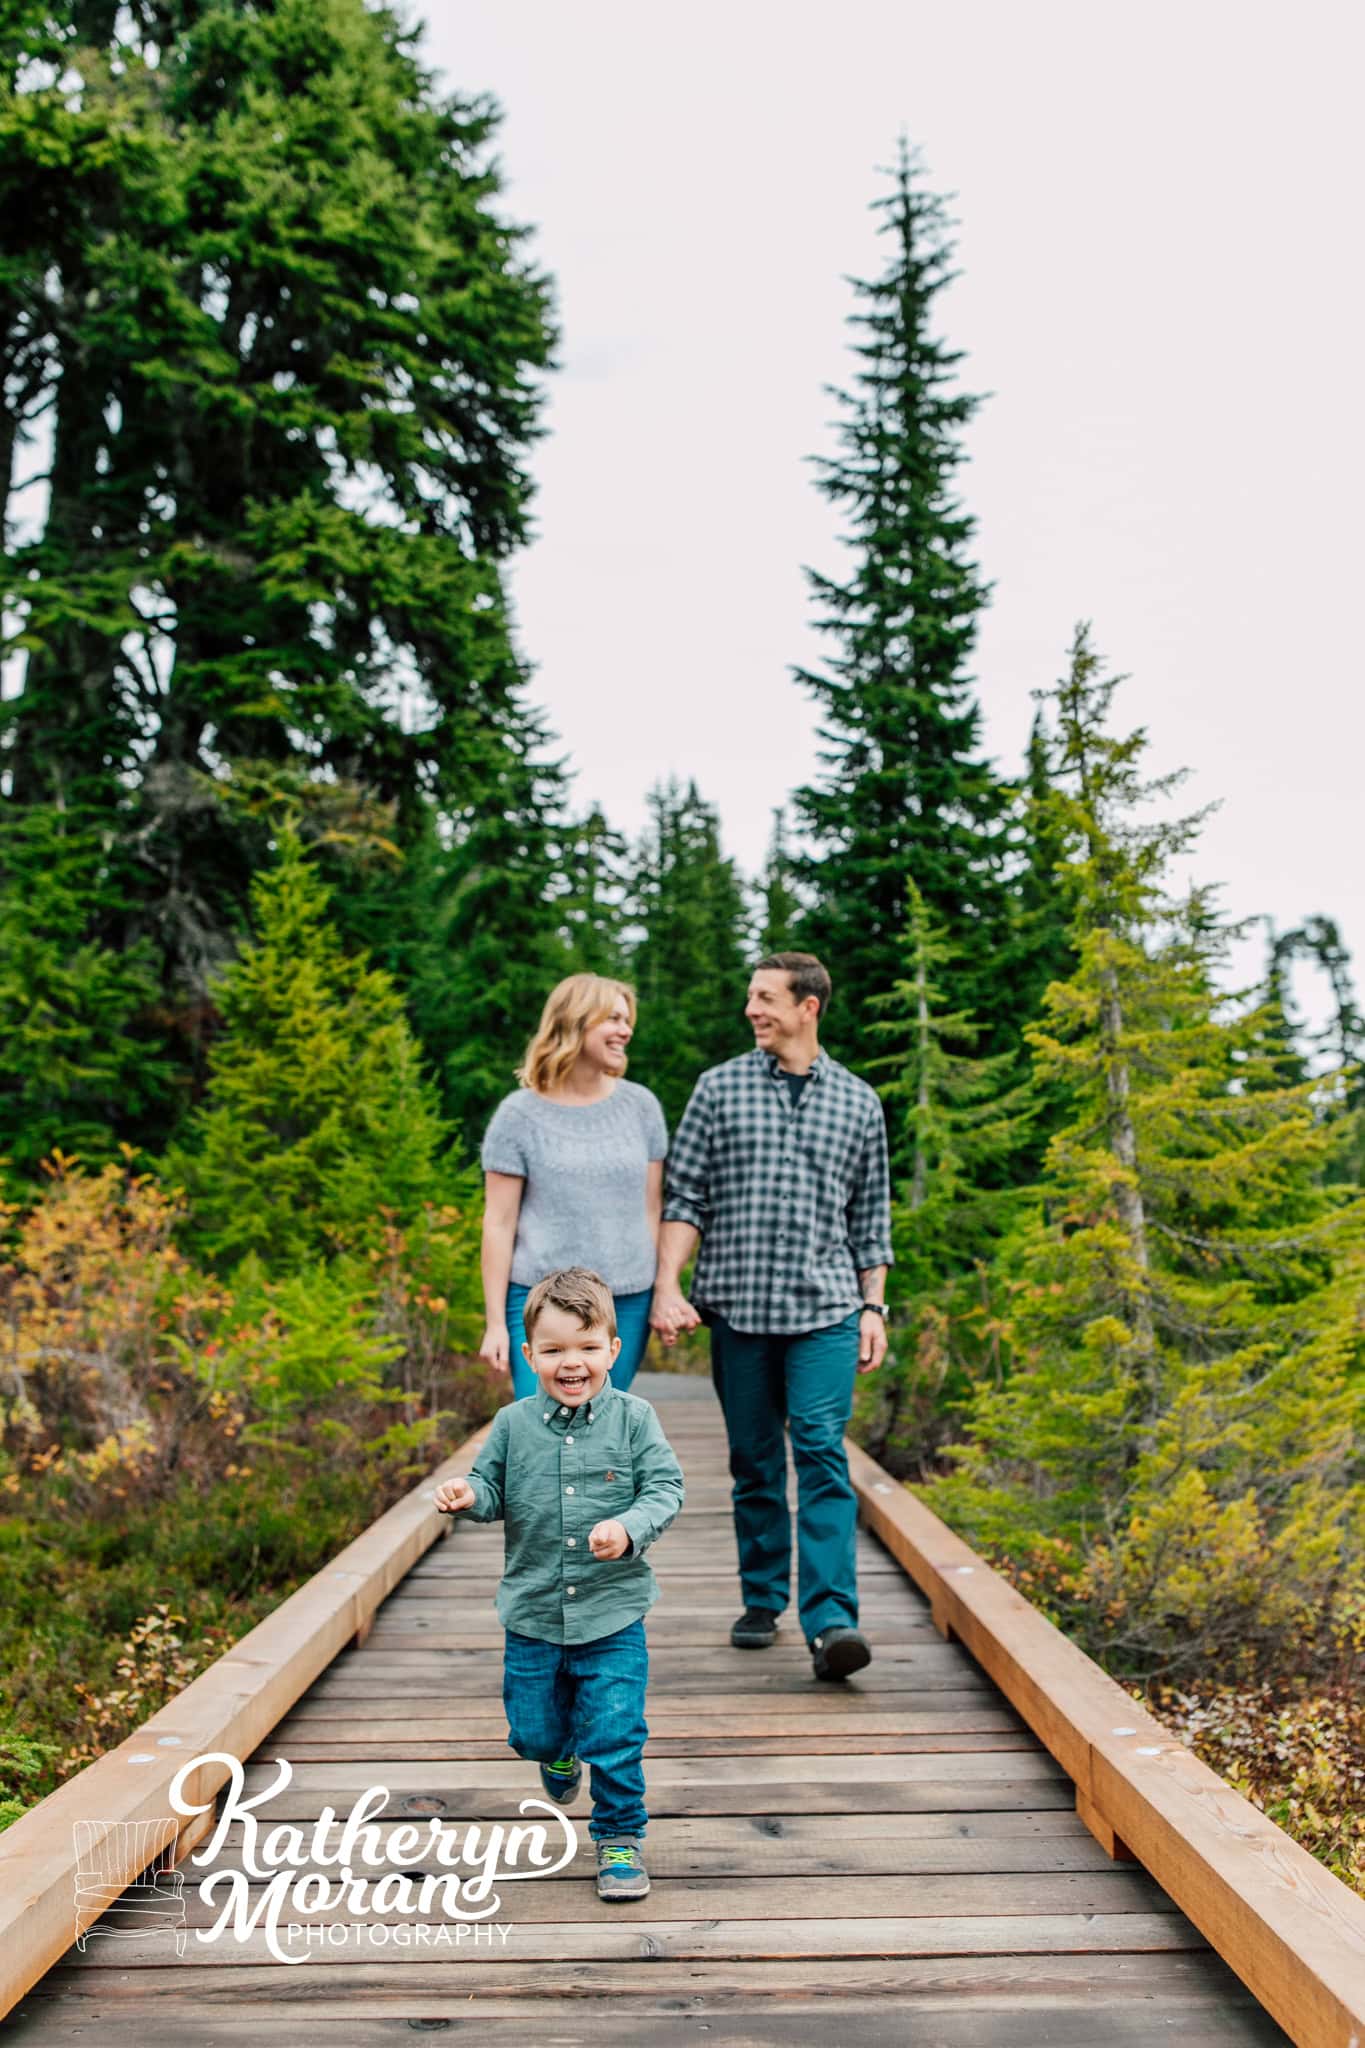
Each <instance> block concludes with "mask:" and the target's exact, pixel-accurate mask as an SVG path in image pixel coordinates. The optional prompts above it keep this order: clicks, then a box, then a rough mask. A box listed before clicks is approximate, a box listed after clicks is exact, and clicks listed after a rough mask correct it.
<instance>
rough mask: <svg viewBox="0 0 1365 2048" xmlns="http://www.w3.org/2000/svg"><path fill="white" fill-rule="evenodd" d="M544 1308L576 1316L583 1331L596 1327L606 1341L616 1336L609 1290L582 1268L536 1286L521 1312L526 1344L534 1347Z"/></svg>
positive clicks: (553, 1275)
mask: <svg viewBox="0 0 1365 2048" xmlns="http://www.w3.org/2000/svg"><path fill="white" fill-rule="evenodd" d="M547 1308H559V1309H563V1311H564V1313H565V1315H568V1316H577V1318H578V1320H579V1322H580V1324H581V1325H582V1327H583V1328H584V1329H585V1330H592V1329H595V1328H596V1327H597V1326H598V1324H599V1323H600V1324H601V1325H602V1327H603V1328H604V1329H605V1330H606V1333H607V1335H608V1337H614V1336H615V1335H616V1303H615V1302H614V1301H613V1300H612V1298H611V1289H610V1288H609V1287H608V1285H607V1283H606V1281H605V1280H603V1279H602V1277H601V1276H600V1274H597V1273H593V1272H590V1271H589V1270H588V1268H587V1267H586V1266H565V1267H563V1268H562V1270H561V1271H560V1272H558V1273H547V1274H546V1275H545V1278H544V1279H543V1280H538V1281H537V1282H536V1284H535V1286H534V1287H533V1288H532V1289H531V1292H530V1293H529V1294H528V1295H527V1297H526V1306H525V1308H524V1309H523V1310H522V1312H521V1316H522V1321H523V1322H524V1323H525V1325H526V1341H527V1343H528V1344H531V1345H534V1343H535V1337H536V1324H537V1323H538V1322H539V1321H540V1317H541V1313H542V1311H543V1310H544V1309H547Z"/></svg>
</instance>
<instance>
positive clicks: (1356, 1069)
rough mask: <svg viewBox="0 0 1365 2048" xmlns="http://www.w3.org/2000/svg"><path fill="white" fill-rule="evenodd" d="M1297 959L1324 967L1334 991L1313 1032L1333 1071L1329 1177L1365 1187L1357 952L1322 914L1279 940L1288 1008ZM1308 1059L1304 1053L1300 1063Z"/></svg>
mask: <svg viewBox="0 0 1365 2048" xmlns="http://www.w3.org/2000/svg"><path fill="white" fill-rule="evenodd" d="M1297 959H1307V960H1311V961H1312V962H1313V963H1314V964H1315V965H1316V966H1317V967H1318V968H1320V969H1321V971H1322V973H1323V974H1324V975H1325V977H1326V979H1327V985H1328V987H1329V989H1330V990H1331V997H1332V1002H1331V1008H1330V1010H1329V1012H1328V1015H1327V1020H1326V1022H1325V1023H1324V1024H1323V1025H1322V1027H1321V1028H1320V1029H1319V1030H1318V1031H1317V1032H1315V1033H1313V1034H1312V1035H1311V1037H1310V1038H1309V1052H1310V1053H1311V1055H1312V1057H1313V1059H1314V1060H1315V1061H1316V1062H1317V1063H1319V1064H1323V1065H1325V1066H1326V1067H1327V1069H1328V1070H1329V1072H1330V1073H1331V1074H1332V1075H1333V1080H1332V1084H1331V1089H1330V1093H1329V1095H1328V1097H1327V1101H1326V1104H1325V1111H1324V1113H1325V1116H1326V1119H1327V1122H1328V1124H1329V1126H1330V1129H1331V1135H1332V1150H1331V1155H1330V1159H1329V1163H1328V1167H1327V1177H1328V1179H1329V1180H1331V1181H1333V1182H1335V1183H1340V1184H1346V1185H1349V1186H1352V1187H1365V1015H1363V1014H1362V1012H1361V1008H1360V1004H1359V1002H1358V1000H1357V997H1356V992H1355V984H1354V982H1353V981H1352V978H1351V956H1350V954H1349V952H1348V951H1347V949H1346V947H1345V946H1344V945H1343V943H1342V938H1341V933H1340V931H1339V929H1338V927H1337V925H1336V922H1335V920H1334V919H1332V918H1330V917H1324V916H1322V915H1320V914H1319V915H1317V916H1314V917H1309V918H1306V919H1305V920H1304V922H1303V924H1301V925H1300V926H1298V928H1297V929H1296V930H1294V931H1291V932H1286V933H1284V934H1283V935H1282V936H1281V937H1280V938H1279V939H1278V940H1277V941H1276V943H1275V947H1274V950H1273V954H1272V961H1271V970H1270V972H1271V980H1272V993H1273V994H1278V995H1279V999H1280V1001H1281V1002H1282V1004H1284V1005H1285V1007H1286V1010H1287V1008H1288V998H1287V995H1286V994H1285V993H1284V991H1285V989H1286V987H1287V981H1288V969H1289V967H1290V965H1291V964H1292V962H1293V961H1295V960H1297ZM1286 1028H1287V1029H1288V1030H1289V1031H1290V1032H1291V1034H1292V1035H1294V1036H1295V1043H1296V1044H1297V1040H1298V1037H1299V1036H1302V1035H1303V1034H1302V1033H1301V1032H1299V1033H1297V1034H1296V1033H1295V1029H1294V1020H1293V1019H1292V1017H1290V1018H1289V1020H1288V1024H1287V1027H1286ZM1304 1063H1305V1062H1304V1060H1303V1058H1302V1056H1300V1065H1301V1066H1302V1065H1303V1064H1304Z"/></svg>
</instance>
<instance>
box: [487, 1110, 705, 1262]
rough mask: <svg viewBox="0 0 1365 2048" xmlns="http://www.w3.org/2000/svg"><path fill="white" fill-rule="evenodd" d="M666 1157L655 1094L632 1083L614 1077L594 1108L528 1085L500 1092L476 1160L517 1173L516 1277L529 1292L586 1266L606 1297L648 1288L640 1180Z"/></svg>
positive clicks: (648, 1247)
mask: <svg viewBox="0 0 1365 2048" xmlns="http://www.w3.org/2000/svg"><path fill="white" fill-rule="evenodd" d="M667 1151H668V1126H667V1125H666V1123H665V1122H664V1113H663V1110H662V1109H661V1108H660V1106H659V1102H658V1098H657V1097H656V1096H655V1095H653V1094H651V1092H650V1090H649V1089H648V1088H642V1087H641V1086H640V1084H639V1083H638V1082H637V1081H625V1080H621V1081H618V1082H617V1083H616V1086H615V1087H614V1088H613V1089H612V1091H611V1094H610V1095H607V1096H604V1097H603V1098H602V1100H601V1101H600V1102H572V1103H571V1102H547V1101H546V1099H545V1097H544V1096H543V1095H537V1094H536V1092H535V1090H534V1089H531V1088H519V1089H518V1090H517V1092H516V1093H515V1095H508V1096H505V1097H504V1099H503V1100H502V1101H501V1102H500V1103H499V1104H498V1107H497V1108H496V1110H495V1111H494V1112H493V1117H492V1121H491V1122H490V1123H489V1126H488V1130H487V1133H486V1134H485V1137H484V1141H483V1154H482V1158H483V1166H484V1171H485V1172H487V1173H514V1174H519V1175H520V1176H521V1178H522V1179H523V1180H524V1181H525V1183H526V1186H525V1188H524V1190H523V1192H522V1198H521V1211H520V1214H519V1215H518V1217H517V1236H516V1243H515V1245H514V1246H513V1250H512V1276H511V1277H512V1279H513V1281H514V1282H515V1283H516V1284H517V1285H518V1286H520V1287H534V1286H535V1284H536V1282H537V1280H543V1279H544V1277H545V1275H546V1274H547V1273H554V1272H556V1271H558V1270H559V1268H560V1267H562V1266H588V1267H590V1268H591V1269H592V1271H593V1272H595V1273H599V1274H600V1275H601V1276H602V1278H603V1279H604V1280H605V1281H606V1283H607V1285H608V1287H609V1288H610V1289H611V1291H612V1293H613V1294H639V1293H641V1292H642V1291H643V1290H644V1289H645V1288H646V1287H652V1286H653V1285H654V1267H655V1250H654V1240H653V1238H652V1237H651V1235H650V1231H649V1224H648V1222H647V1221H646V1218H645V1180H646V1175H647V1171H648V1167H649V1162H650V1161H651V1160H652V1159H662V1158H663V1157H664V1155H665V1154H666V1152H667Z"/></svg>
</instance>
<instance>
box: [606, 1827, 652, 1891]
mask: <svg viewBox="0 0 1365 2048" xmlns="http://www.w3.org/2000/svg"><path fill="white" fill-rule="evenodd" d="M648 1890H649V1872H648V1871H647V1870H646V1869H645V1866H644V1862H643V1860H642V1858H641V1855H640V1837H639V1836H638V1835H614V1836H613V1837H612V1838H611V1839H610V1840H609V1841H602V1842H599V1843H598V1844H597V1896H598V1898H599V1899H642V1898H643V1897H644V1896H645V1893H646V1892H647V1891H648Z"/></svg>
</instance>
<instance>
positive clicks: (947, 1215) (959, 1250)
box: [871, 882, 1030, 1305]
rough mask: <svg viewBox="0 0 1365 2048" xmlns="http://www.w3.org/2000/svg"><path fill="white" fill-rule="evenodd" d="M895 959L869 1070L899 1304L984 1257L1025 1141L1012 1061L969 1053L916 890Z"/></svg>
mask: <svg viewBox="0 0 1365 2048" xmlns="http://www.w3.org/2000/svg"><path fill="white" fill-rule="evenodd" d="M901 950H902V962H903V965H902V971H901V973H900V975H899V976H898V977H897V979H896V981H895V982H894V983H893V984H892V986H891V988H890V989H889V990H888V991H887V992H886V994H885V995H883V996H880V997H877V998H875V999H874V1007H875V1008H876V1010H877V1011H878V1017H877V1021H876V1022H875V1023H874V1024H873V1026H872V1030H873V1032H874V1033H875V1034H876V1037H877V1039H878V1041H879V1042H880V1043H882V1044H883V1045H886V1046H888V1047H890V1048H891V1049H890V1050H887V1051H885V1052H883V1053H881V1054H880V1055H878V1057H877V1058H876V1059H874V1060H873V1061H872V1062H871V1070H872V1072H873V1074H874V1075H879V1074H883V1073H885V1074H886V1075H887V1078H886V1079H885V1080H881V1081H879V1083H878V1090H879V1093H880V1094H881V1096H882V1098H883V1100H884V1101H885V1102H886V1103H887V1105H888V1133H889V1141H890V1149H891V1164H892V1174H893V1179H894V1181H895V1183H896V1200H895V1202H894V1204H893V1222H894V1224H895V1228H896V1237H897V1249H896V1286H895V1292H896V1297H897V1301H898V1303H904V1304H907V1305H908V1304H910V1303H913V1302H914V1301H916V1300H918V1299H921V1298H923V1297H924V1296H926V1295H929V1294H932V1293H933V1292H934V1291H935V1289H937V1288H938V1287H939V1286H940V1285H941V1284H942V1283H943V1282H944V1281H946V1280H948V1279H950V1278H952V1277H954V1276H955V1275H957V1274H960V1273H962V1272H964V1271H966V1270H967V1269H968V1268H969V1267H971V1266H972V1265H973V1264H975V1263H976V1262H977V1261H979V1260H981V1259H984V1258H988V1257H989V1256H990V1254H991V1252H992V1250H993V1249H994V1244H995V1240H996V1239H997V1237H998V1236H999V1234H1000V1231H1001V1229H1002V1228H1003V1225H1004V1222H1005V1220H1006V1218H1007V1216H1008V1214H1009V1211H1010V1208H1011V1205H1012V1204H1013V1203H1014V1201H1015V1200H1016V1197H1015V1196H1014V1195H1013V1193H1012V1191H1010V1190H1007V1189H1002V1188H1001V1187H1000V1185H999V1175H998V1172H997V1169H998V1166H999V1163H1000V1161H1001V1160H1002V1159H1004V1158H1006V1157H1008V1156H1009V1155H1010V1154H1011V1153H1012V1152H1015V1151H1017V1149H1018V1147H1019V1145H1020V1143H1021V1142H1022V1128H1023V1126H1024V1125H1025V1124H1026V1122H1027V1120H1028V1117H1029V1115H1030V1104H1029V1100H1028V1090H1027V1088H1026V1087H1021V1086H1019V1085H1011V1082H1012V1069H1013V1067H1014V1060H1013V1058H1012V1055H1011V1054H1009V1053H996V1054H994V1055H991V1056H988V1057H983V1056H981V1055H979V1054H976V1053H975V1052H974V1050H973V1048H974V1046H975V1044H976V1042H977V1041H978V1039H979V1038H980V1036H981V1032H980V1027H979V1026H978V1025H977V1023H976V1022H975V1020H974V1019H973V1018H971V1017H970V1016H969V1015H968V1014H967V1013H966V1012H965V1011H964V1010H961V1009H955V1008H952V1007H950V998H949V997H948V995H947V994H946V992H945V990H946V986H947V983H948V978H949V976H950V975H951V973H952V967H953V961H952V953H951V948H950V947H949V945H948V943H947V938H946V934H945V932H944V930H943V927H942V926H941V925H938V924H936V923H935V921H934V920H933V918H932V917H931V916H930V914H929V909H928V906H927V904H926V903H925V901H924V898H923V896H922V895H921V894H920V892H919V890H918V889H917V888H916V886H915V884H914V883H913V882H912V883H911V884H910V885H909V901H908V907H907V911H906V922H905V932H904V935H903V938H902V942H901Z"/></svg>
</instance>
